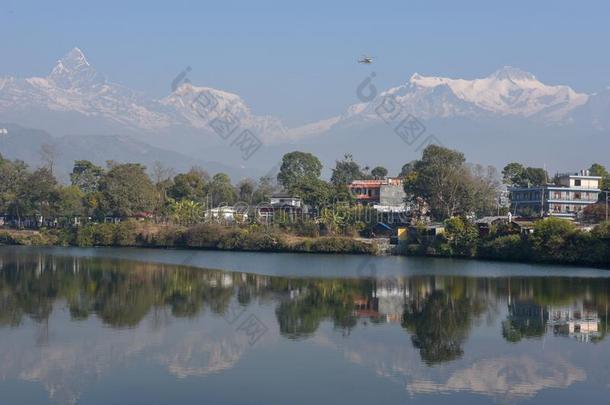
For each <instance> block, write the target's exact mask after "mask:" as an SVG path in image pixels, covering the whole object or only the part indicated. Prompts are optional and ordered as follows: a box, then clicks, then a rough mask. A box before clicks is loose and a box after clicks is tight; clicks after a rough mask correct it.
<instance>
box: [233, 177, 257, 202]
mask: <svg viewBox="0 0 610 405" xmlns="http://www.w3.org/2000/svg"><path fill="white" fill-rule="evenodd" d="M255 188H256V184H254V182H253V181H252V180H251V179H244V180H242V181H240V182H239V184H237V190H238V195H239V201H243V202H246V203H252V198H253V196H254V190H255Z"/></svg>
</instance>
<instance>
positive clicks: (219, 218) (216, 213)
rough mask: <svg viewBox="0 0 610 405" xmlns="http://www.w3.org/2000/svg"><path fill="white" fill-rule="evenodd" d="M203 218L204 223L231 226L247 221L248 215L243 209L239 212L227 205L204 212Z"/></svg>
mask: <svg viewBox="0 0 610 405" xmlns="http://www.w3.org/2000/svg"><path fill="white" fill-rule="evenodd" d="M204 218H205V220H206V221H216V222H223V223H229V224H232V223H235V222H243V221H246V220H247V219H248V213H247V211H245V210H243V209H241V210H240V209H236V208H235V207H232V206H229V205H224V206H221V207H216V208H210V209H208V210H206V211H205V213H204Z"/></svg>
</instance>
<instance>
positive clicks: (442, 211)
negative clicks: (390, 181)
mask: <svg viewBox="0 0 610 405" xmlns="http://www.w3.org/2000/svg"><path fill="white" fill-rule="evenodd" d="M465 161H466V159H465V158H464V154H463V153H461V152H458V151H455V150H451V149H447V148H444V147H442V146H438V145H429V146H428V147H426V149H424V151H423V153H422V158H421V160H418V161H416V162H415V164H414V170H413V171H412V172H411V173H410V175H409V177H408V178H407V179H406V180H405V182H404V188H405V192H406V193H407V196H409V197H410V198H411V199H415V198H417V197H421V198H423V199H424V200H426V201H427V202H428V204H429V205H430V209H431V210H432V213H433V215H434V216H435V217H436V218H439V219H444V218H449V217H452V216H453V215H455V214H456V213H458V212H459V211H460V210H463V209H464V206H463V203H464V201H465V199H466V198H467V189H466V187H465V179H467V177H468V171H467V169H466V167H465V165H464V163H465Z"/></svg>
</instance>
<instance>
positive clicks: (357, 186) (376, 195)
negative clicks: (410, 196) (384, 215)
mask: <svg viewBox="0 0 610 405" xmlns="http://www.w3.org/2000/svg"><path fill="white" fill-rule="evenodd" d="M348 188H349V191H350V193H351V194H352V196H353V197H354V198H355V199H356V202H357V203H358V204H362V205H371V206H375V205H377V206H384V207H402V206H404V205H405V198H406V197H407V196H406V194H405V191H404V189H403V186H402V179H400V178H387V179H381V180H354V181H352V182H351V183H350V184H349V185H348ZM380 209H381V208H380Z"/></svg>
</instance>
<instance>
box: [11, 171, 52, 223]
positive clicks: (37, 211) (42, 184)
mask: <svg viewBox="0 0 610 405" xmlns="http://www.w3.org/2000/svg"><path fill="white" fill-rule="evenodd" d="M19 198H21V199H23V200H24V201H26V202H27V203H28V205H29V206H28V208H29V211H30V213H31V214H34V215H39V216H42V217H47V216H49V215H50V214H51V211H52V210H51V204H54V203H55V202H56V201H57V180H56V179H55V177H54V176H53V173H51V170H50V169H49V168H46V167H43V168H40V169H37V170H36V171H34V172H33V173H31V174H30V175H29V176H27V178H26V180H25V184H24V187H23V189H22V190H21V192H20V196H19Z"/></svg>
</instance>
